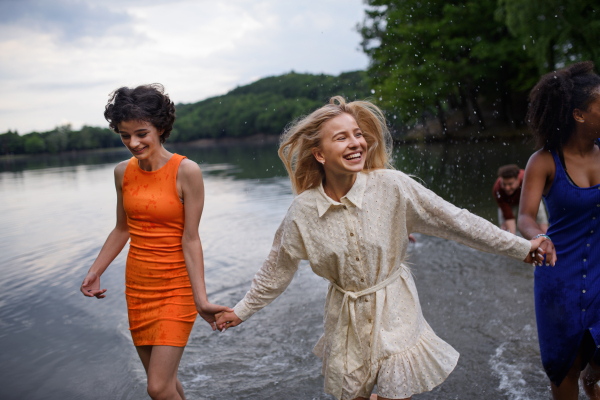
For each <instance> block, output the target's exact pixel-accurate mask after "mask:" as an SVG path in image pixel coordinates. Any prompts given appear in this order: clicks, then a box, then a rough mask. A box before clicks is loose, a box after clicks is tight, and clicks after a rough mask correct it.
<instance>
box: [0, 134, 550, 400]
mask: <svg viewBox="0 0 600 400" xmlns="http://www.w3.org/2000/svg"><path fill="white" fill-rule="evenodd" d="M172 149H173V150H174V151H176V152H178V153H180V154H185V155H186V156H188V157H189V158H190V159H192V160H194V161H197V162H199V163H200V165H201V168H202V170H203V173H204V176H205V185H206V205H205V211H204V215H203V217H202V222H201V225H200V233H201V237H202V242H203V246H204V254H205V264H206V281H207V288H208V291H209V295H210V299H211V300H212V301H214V302H217V303H222V304H227V305H231V306H233V305H234V304H235V303H236V302H237V301H238V300H239V299H240V298H241V297H242V296H243V295H244V293H245V292H246V290H247V289H248V288H249V286H250V281H251V279H252V276H253V275H254V273H255V272H256V270H257V269H258V268H259V266H260V265H261V263H262V261H263V259H264V258H265V257H266V255H267V253H268V251H269V249H270V246H271V241H272V238H273V234H274V232H275V230H276V229H277V226H278V225H279V223H280V221H281V219H282V217H283V215H284V214H285V212H286V210H287V207H288V206H289V204H290V202H291V200H292V193H291V189H290V184H289V181H288V179H287V178H286V177H285V171H284V169H283V166H282V163H281V162H280V161H279V159H278V157H277V154H276V147H275V145H256V146H249V145H244V146H241V145H240V146H222V147H213V148H187V147H176V148H175V147H174V148H172ZM530 153H531V148H530V146H528V145H522V144H520V143H515V142H511V143H510V144H506V145H504V144H502V143H494V144H490V143H486V144H481V143H480V144H469V145H467V144H445V145H441V144H436V145H410V146H403V147H399V148H397V149H396V150H395V152H394V157H395V163H396V166H397V168H398V169H401V170H403V171H405V172H407V173H411V174H413V175H415V176H417V177H418V178H420V179H422V180H423V181H424V183H425V184H426V185H427V186H428V187H429V188H431V189H432V190H434V191H435V192H436V193H438V194H440V195H441V196H442V197H444V198H446V199H447V200H449V201H451V202H453V203H455V204H456V205H458V206H461V207H465V208H468V209H469V210H471V211H473V212H475V213H477V214H479V215H481V216H483V217H485V218H488V219H491V218H492V217H494V216H495V215H496V207H495V205H494V203H493V199H492V198H491V188H492V185H493V183H494V181H495V177H496V174H495V171H496V169H497V167H498V166H499V165H503V164H507V163H518V164H519V165H521V166H524V165H525V163H526V161H527V158H528V157H529V154H530ZM128 157H129V154H128V153H127V152H126V151H122V150H115V151H106V152H99V153H86V154H68V155H61V156H48V157H42V158H35V159H29V158H28V159H18V160H12V161H10V162H9V161H7V160H6V159H4V160H0V224H1V226H2V230H0V274H2V278H3V279H2V280H0V291H1V293H2V296H1V297H0V340H1V341H0V343H1V344H0V397H1V398H2V399H23V398H27V399H38V398H39V399H42V398H43V399H71V398H73V399H75V398H81V397H84V396H85V397H86V398H90V399H96V398H97V399H100V398H114V399H146V398H148V397H147V395H146V393H145V377H144V373H143V370H142V366H141V364H140V362H139V360H138V358H137V356H136V355H135V351H134V348H133V346H132V345H131V339H130V336H129V332H128V330H127V327H128V324H127V314H126V306H125V298H124V294H123V292H124V265H125V254H126V250H127V249H125V251H123V252H122V253H121V255H120V256H119V257H118V258H117V259H116V260H115V262H114V263H113V264H112V265H111V267H110V268H109V269H108V271H107V272H106V273H105V274H104V275H103V277H102V286H103V287H106V288H108V292H107V294H108V296H107V298H106V299H103V300H101V301H100V300H95V299H85V298H83V296H82V295H81V294H80V293H79V292H78V288H79V284H80V283H81V280H82V279H83V276H84V275H85V272H86V271H87V269H88V268H89V266H90V264H91V263H92V261H93V260H94V258H95V256H96V255H97V254H98V251H99V250H100V247H101V246H102V244H103V241H104V240H105V238H106V236H107V234H108V233H109V232H110V230H111V229H112V227H113V225H114V213H115V204H114V203H115V199H116V196H115V193H114V182H113V172H112V170H113V168H114V166H115V165H116V163H117V162H118V161H120V160H123V159H126V158H128ZM418 240H419V242H418V243H417V244H416V245H414V246H411V250H410V252H411V255H410V257H411V262H412V263H413V271H414V274H415V277H416V283H417V286H418V289H419V293H420V298H421V302H422V307H423V310H424V313H425V317H426V318H427V320H428V321H429V323H430V324H431V325H432V327H433V328H434V330H435V331H436V332H437V333H438V334H439V335H440V336H441V337H442V338H444V339H445V340H447V341H448V342H449V343H451V344H452V345H453V346H455V348H456V349H457V350H458V351H459V352H460V353H461V359H460V361H459V364H458V367H457V369H456V370H455V371H454V372H453V373H452V374H451V376H450V378H449V379H448V380H447V381H446V382H445V383H444V384H443V385H441V386H440V387H439V388H436V389H435V390H434V391H433V392H430V393H426V394H423V395H419V396H415V398H416V399H459V398H460V399H480V398H483V397H488V398H498V399H545V398H547V382H546V379H545V376H544V374H543V372H542V369H541V364H540V361H539V351H538V347H537V332H536V328H535V319H534V309H533V296H532V290H533V284H532V278H533V270H532V268H531V267H530V266H527V265H525V264H521V263H517V262H514V261H511V260H508V259H505V258H502V257H498V256H491V255H488V254H483V253H479V252H476V251H474V250H471V249H469V248H466V247H464V246H461V245H457V244H455V243H452V242H447V241H445V240H442V239H437V238H432V237H427V236H418ZM326 290H327V283H326V282H325V281H323V280H322V279H321V278H318V277H316V276H315V275H314V274H312V272H311V271H310V269H309V268H308V266H307V265H304V264H303V267H302V268H301V270H300V271H299V272H298V274H297V276H296V278H295V280H294V282H292V285H290V287H289V289H288V290H287V291H286V293H285V294H284V295H282V296H281V297H280V298H279V299H277V300H276V301H275V302H274V303H273V304H272V305H271V306H270V307H268V308H267V309H265V310H264V311H262V312H260V313H258V314H257V315H255V316H254V317H253V318H251V319H250V320H249V321H247V322H245V323H244V324H242V325H241V326H240V327H239V328H236V329H231V330H229V331H228V332H226V333H224V334H219V333H213V332H212V331H211V330H210V328H209V327H208V325H207V324H205V323H203V322H202V321H200V320H199V321H198V322H197V323H196V325H195V327H194V330H193V331H192V335H191V337H190V342H189V345H188V347H187V348H186V351H185V353H184V356H183V359H182V362H181V368H180V379H181V381H182V382H183V385H184V387H185V388H186V393H188V398H190V399H200V398H201V399H217V398H224V397H225V398H227V397H229V398H235V399H251V398H252V399H254V398H263V399H281V398H286V399H330V397H329V396H326V395H324V394H323V393H322V387H323V379H322V377H321V376H320V370H321V365H320V360H319V359H317V358H316V357H315V356H313V355H312V353H311V350H312V347H313V346H314V344H315V343H316V341H317V339H318V338H319V336H320V335H321V333H322V313H323V306H324V299H325V294H326ZM482 394H484V395H483V396H482Z"/></svg>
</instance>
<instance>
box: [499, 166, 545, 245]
mask: <svg viewBox="0 0 600 400" xmlns="http://www.w3.org/2000/svg"><path fill="white" fill-rule="evenodd" d="M524 175H525V170H523V169H520V168H519V167H518V166H517V165H515V164H509V165H504V166H502V167H500V168H499V169H498V179H497V180H496V183H495V184H494V189H493V190H492V191H493V193H494V199H495V200H496V203H498V225H500V228H501V229H504V230H505V231H509V232H510V233H512V234H516V233H517V221H516V220H517V218H516V217H517V215H519V201H520V199H521V186H522V184H523V176H524ZM536 221H537V223H538V225H539V226H540V229H541V230H542V232H543V233H546V231H547V230H548V215H547V214H546V208H545V207H544V202H543V201H540V207H539V209H538V213H537V216H536Z"/></svg>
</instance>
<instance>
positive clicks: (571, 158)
mask: <svg viewBox="0 0 600 400" xmlns="http://www.w3.org/2000/svg"><path fill="white" fill-rule="evenodd" d="M593 68H594V65H593V63H592V62H590V61H587V62H580V63H577V64H573V65H571V66H570V67H568V68H565V69H562V70H558V71H554V72H551V73H549V74H547V75H544V76H543V77H542V78H541V80H540V81H539V82H538V84H537V85H536V86H535V87H534V88H533V90H532V91H531V95H530V108H529V112H528V115H527V120H528V122H529V125H530V128H531V130H532V131H533V134H534V135H535V137H536V139H537V142H538V146H539V147H541V150H539V151H537V152H536V153H534V154H533V155H532V156H531V158H530V159H529V163H528V164H527V168H526V170H525V178H524V181H523V191H522V194H521V203H520V208H519V224H518V225H519V230H520V231H521V232H522V234H523V236H524V237H525V238H528V239H530V238H533V237H536V236H541V234H543V232H542V230H541V229H540V227H539V226H538V224H537V223H536V222H535V218H536V214H537V212H538V208H539V204H540V199H541V197H542V195H543V196H544V199H545V201H546V206H547V208H548V211H549V213H550V228H549V229H548V232H547V234H548V236H549V238H550V240H546V241H544V242H543V243H542V245H541V246H540V247H541V248H543V249H544V250H545V251H546V263H545V265H538V266H537V267H536V270H535V290H534V293H535V311H536V319H537V326H538V337H539V342H540V350H541V355H542V364H543V365H544V369H545V370H546V374H547V375H548V378H550V381H551V388H552V395H553V398H554V399H557V400H558V399H561V400H562V399H578V398H579V397H578V396H579V382H578V381H579V380H581V383H582V386H583V388H584V390H585V392H586V394H587V395H588V397H589V398H590V399H600V387H599V386H598V385H597V382H598V381H599V380H600V296H599V295H600V148H599V147H598V138H599V137H600V76H598V75H596V74H595V73H594V72H593ZM552 266H554V267H552Z"/></svg>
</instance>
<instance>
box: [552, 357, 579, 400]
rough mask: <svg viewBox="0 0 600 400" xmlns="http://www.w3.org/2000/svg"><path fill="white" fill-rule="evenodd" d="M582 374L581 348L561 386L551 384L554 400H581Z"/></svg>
mask: <svg viewBox="0 0 600 400" xmlns="http://www.w3.org/2000/svg"><path fill="white" fill-rule="evenodd" d="M580 372H581V348H580V349H579V352H577V357H575V361H574V362H573V365H572V366H571V369H570V370H569V372H568V373H567V376H565V379H563V381H562V382H561V384H560V386H556V385H555V384H554V383H551V384H550V387H551V388H552V398H553V399H554V400H578V399H579V374H580Z"/></svg>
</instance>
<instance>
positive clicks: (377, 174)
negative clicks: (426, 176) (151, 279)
mask: <svg viewBox="0 0 600 400" xmlns="http://www.w3.org/2000/svg"><path fill="white" fill-rule="evenodd" d="M367 178H368V179H371V180H373V181H375V182H382V183H385V184H391V185H400V184H406V183H409V184H412V183H417V182H416V181H415V180H414V178H413V177H412V176H410V175H408V174H406V173H404V172H402V171H398V170H395V169H376V170H373V171H370V172H367Z"/></svg>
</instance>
